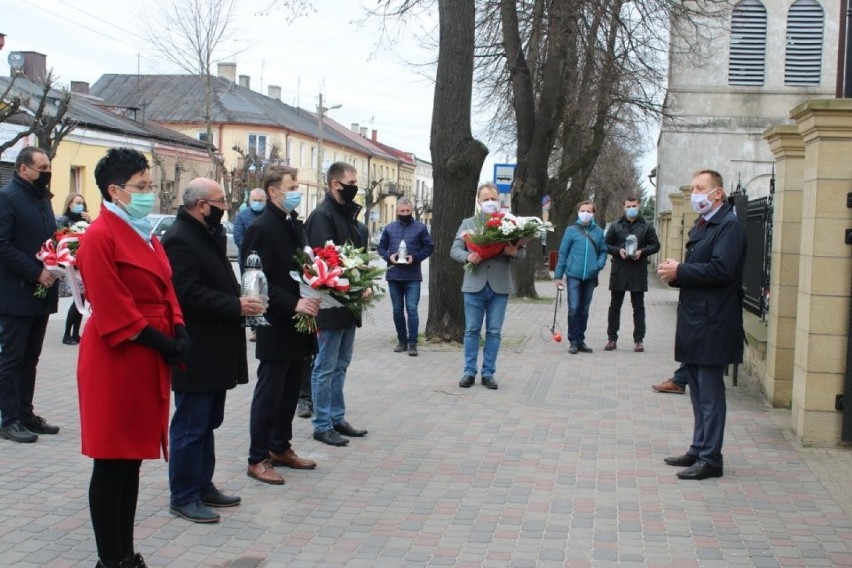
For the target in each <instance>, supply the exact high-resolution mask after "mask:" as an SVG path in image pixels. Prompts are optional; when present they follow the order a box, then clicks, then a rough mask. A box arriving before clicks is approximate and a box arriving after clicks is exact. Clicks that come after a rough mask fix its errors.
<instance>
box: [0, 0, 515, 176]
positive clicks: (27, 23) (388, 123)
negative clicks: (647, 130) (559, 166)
mask: <svg viewBox="0 0 852 568" xmlns="http://www.w3.org/2000/svg"><path fill="white" fill-rule="evenodd" d="M168 1H169V0H134V1H133V2H126V1H124V0H113V1H111V2H104V1H103V0H27V1H26V2H11V1H6V2H3V4H4V5H3V8H2V17H0V33H4V34H6V46H5V48H4V49H3V51H2V52H0V73H3V74H4V75H8V73H9V66H8V63H7V61H6V58H7V56H8V53H9V52H10V51H37V52H39V53H43V54H45V55H47V65H48V68H53V70H54V72H55V73H56V74H57V75H58V77H59V80H60V82H61V83H64V84H67V83H69V82H70V81H86V82H88V83H90V84H92V83H94V82H95V81H97V79H98V78H99V77H100V76H101V75H103V74H106V73H136V72H137V70H138V71H139V72H141V73H142V74H158V73H177V72H180V71H179V70H178V69H176V68H174V67H173V66H171V64H169V63H168V62H167V61H166V60H165V59H164V58H163V56H162V55H160V54H158V53H157V52H156V50H155V49H154V46H153V44H152V42H151V40H150V39H148V38H150V37H151V36H152V35H153V34H156V33H157V30H156V26H151V27H149V26H147V25H146V21H158V20H157V18H158V14H159V13H161V12H162V10H163V8H162V6H164V5H165V4H166V2H168ZM365 3H366V4H367V5H370V6H375V5H376V0H366V1H364V0H313V5H314V8H315V9H314V10H313V11H312V12H310V13H308V14H306V15H304V16H302V17H298V18H297V19H295V20H294V21H292V22H289V21H288V17H287V14H286V13H284V12H283V11H282V10H280V9H278V8H275V7H273V8H272V9H271V10H270V11H269V12H268V13H267V14H262V13H260V10H262V8H264V7H267V6H269V5H270V4H274V0H239V2H238V10H239V13H238V14H237V15H236V16H235V17H234V18H233V23H232V25H231V26H229V32H228V33H229V37H230V38H231V39H229V40H228V41H226V42H223V45H222V50H221V53H218V54H217V56H218V59H219V60H222V61H235V62H236V64H237V74H238V75H249V76H250V78H251V88H252V89H253V90H255V91H258V92H261V93H264V94H266V92H267V87H268V86H269V85H279V86H280V87H281V88H282V100H283V101H284V102H286V103H288V104H291V105H294V106H301V107H302V108H305V109H309V110H316V106H317V95H318V93H319V92H320V91H322V92H323V96H324V103H325V106H333V105H338V104H339V105H342V106H341V108H339V109H335V110H332V111H329V115H330V116H331V117H332V118H334V119H335V120H337V121H338V122H340V123H342V124H344V125H345V126H347V127H348V126H350V125H351V124H352V123H358V124H359V125H361V126H366V127H368V128H369V129H375V130H377V131H378V137H379V141H381V142H383V143H385V144H388V145H390V146H393V147H395V148H398V149H400V150H404V151H406V152H413V153H414V154H416V155H417V156H418V157H421V158H423V159H426V160H428V161H431V154H430V151H429V131H430V127H431V117H432V97H433V91H434V88H433V77H434V67H433V66H431V65H429V63H430V62H431V61H432V60H434V58H435V57H436V49H435V48H434V47H431V48H429V47H424V41H423V40H422V39H419V38H417V37H416V36H424V35H428V33H429V32H430V31H434V32H435V34H436V33H437V30H436V29H435V26H436V21H437V16H436V15H433V16H432V17H431V18H425V19H421V21H420V22H419V23H417V24H415V23H410V24H409V25H408V26H407V27H406V28H405V32H404V33H403V34H402V35H398V34H391V35H396V37H395V39H396V41H395V43H393V44H391V43H389V42H388V41H384V40H383V41H381V42H380V41H379V40H380V38H382V37H383V35H382V32H381V21H379V20H378V19H376V18H372V19H367V20H366V21H365V16H366V11H365V10H364V8H363V5H364V4H365ZM477 120H478V123H477ZM484 120H485V118H484V117H481V118H479V119H477V118H474V125H473V126H474V134H475V135H476V136H477V137H480V139H482V140H483V141H485V142H486V144H488V142H487V141H486V140H485V139H484V136H485V135H484V132H483V128H482V127H483V125H484V124H483V121H484ZM492 146H493V145H492ZM495 162H496V163H501V162H514V157H513V156H507V155H506V154H505V153H503V152H501V153H499V154H498V153H497V152H496V151H494V150H492V152H491V153H490V154H489V156H488V158H487V159H486V163H485V166H484V167H483V171H482V174H481V175H480V179H481V180H492V178H493V167H494V163H495Z"/></svg>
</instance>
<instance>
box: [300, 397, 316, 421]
mask: <svg viewBox="0 0 852 568" xmlns="http://www.w3.org/2000/svg"><path fill="white" fill-rule="evenodd" d="M313 414H314V405H313V404H311V401H309V400H300V401H299V406H297V407H296V416H298V417H299V418H310V417H311V416H313Z"/></svg>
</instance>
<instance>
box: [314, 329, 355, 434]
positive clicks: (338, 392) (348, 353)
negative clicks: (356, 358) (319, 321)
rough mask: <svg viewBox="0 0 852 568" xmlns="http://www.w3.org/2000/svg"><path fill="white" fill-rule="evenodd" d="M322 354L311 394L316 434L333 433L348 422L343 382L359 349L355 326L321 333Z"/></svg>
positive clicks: (319, 338) (315, 363) (318, 361)
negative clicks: (346, 420) (335, 427)
mask: <svg viewBox="0 0 852 568" xmlns="http://www.w3.org/2000/svg"><path fill="white" fill-rule="evenodd" d="M317 343H319V351H318V352H317V356H316V359H314V372H313V374H312V375H311V393H312V394H313V397H314V418H313V421H312V422H313V425H314V432H315V433H321V432H327V431H329V430H331V429H332V428H333V427H334V425H335V424H340V423H341V422H343V420H345V415H346V403H345V402H344V401H343V383H344V382H345V381H346V369H347V368H348V367H349V362H350V361H352V348H353V347H354V346H355V326H354V325H353V326H352V327H347V328H346V329H331V330H320V331H318V332H317Z"/></svg>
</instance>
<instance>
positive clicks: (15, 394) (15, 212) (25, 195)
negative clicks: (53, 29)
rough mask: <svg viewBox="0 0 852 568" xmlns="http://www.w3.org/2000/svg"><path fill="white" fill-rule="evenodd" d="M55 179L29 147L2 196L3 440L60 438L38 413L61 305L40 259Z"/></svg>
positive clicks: (50, 226) (50, 229) (50, 227)
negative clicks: (47, 346) (44, 351)
mask: <svg viewBox="0 0 852 568" xmlns="http://www.w3.org/2000/svg"><path fill="white" fill-rule="evenodd" d="M50 175H51V170H50V158H49V157H48V155H47V153H46V152H45V151H44V150H41V149H40V148H35V147H33V146H28V147H26V148H24V149H23V150H21V152H20V153H19V154H18V157H17V158H16V160H15V174H14V175H13V177H12V181H11V182H9V185H7V186H6V187H4V188H3V189H2V190H0V419H2V424H0V438H5V439H7V440H11V441H13V442H23V443H29V442H35V441H36V440H38V434H57V433H58V432H59V427H58V426H53V425H51V424H48V423H47V422H46V421H45V420H44V419H43V418H41V417H40V416H36V415H35V414H34V413H33V395H34V393H35V379H36V366H37V365H38V359H39V356H40V355H41V348H42V344H43V343H44V334H45V331H46V330H47V320H48V318H49V317H50V314H55V313H56V307H57V302H58V296H57V292H56V289H55V288H54V287H53V283H54V282H55V281H56V275H54V274H53V273H51V272H50V271H49V270H47V269H46V268H45V267H44V265H43V264H42V262H41V261H40V260H38V259H37V258H36V253H37V252H38V251H39V249H40V248H41V245H42V244H43V243H44V242H45V241H46V240H47V239H49V238H51V237H52V236H53V233H54V232H55V231H56V218H55V216H54V214H53V209H52V208H51V206H50V199H51V198H52V197H53V194H52V193H50V189H48V187H49V186H50ZM39 285H41V286H43V287H44V288H46V289H47V293H46V294H45V295H44V296H41V297H39V296H35V295H34V293H35V292H36V290H37V287H38V286H39Z"/></svg>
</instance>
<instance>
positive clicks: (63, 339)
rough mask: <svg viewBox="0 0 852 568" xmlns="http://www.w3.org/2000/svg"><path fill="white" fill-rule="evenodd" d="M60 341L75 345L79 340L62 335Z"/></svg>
mask: <svg viewBox="0 0 852 568" xmlns="http://www.w3.org/2000/svg"><path fill="white" fill-rule="evenodd" d="M62 343H64V344H65V345H77V344H78V343H80V340H79V339H74V338H73V337H63V338H62Z"/></svg>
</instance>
